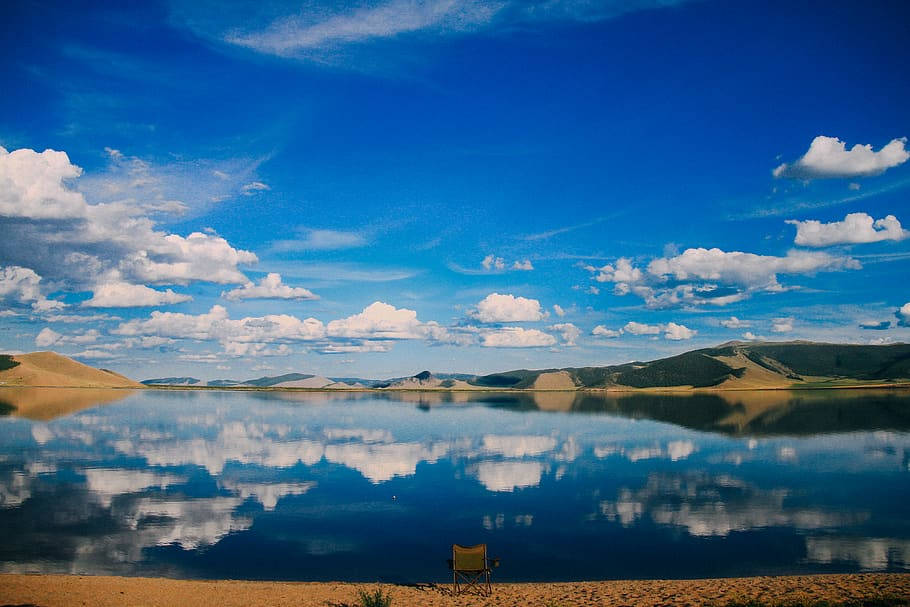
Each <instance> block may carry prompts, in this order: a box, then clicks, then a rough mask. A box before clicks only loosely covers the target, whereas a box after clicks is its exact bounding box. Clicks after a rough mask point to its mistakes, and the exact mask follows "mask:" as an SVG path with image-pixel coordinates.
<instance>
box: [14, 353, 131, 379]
mask: <svg viewBox="0 0 910 607" xmlns="http://www.w3.org/2000/svg"><path fill="white" fill-rule="evenodd" d="M0 385H6V386H34V387H39V386H47V387H60V388H142V387H143V385H142V384H140V383H139V382H136V381H133V380H131V379H130V378H128V377H124V376H123V375H120V374H119V373H115V372H113V371H109V370H107V369H96V368H94V367H89V366H88V365H83V364H82V363H80V362H76V361H75V360H73V359H72V358H68V357H66V356H62V355H60V354H57V353H55V352H32V353H31V354H16V355H14V356H10V355H5V354H4V355H0Z"/></svg>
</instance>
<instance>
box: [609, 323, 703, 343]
mask: <svg viewBox="0 0 910 607" xmlns="http://www.w3.org/2000/svg"><path fill="white" fill-rule="evenodd" d="M661 333H663V336H664V339H669V340H673V341H679V340H682V339H692V338H693V337H695V335H696V334H697V333H698V331H696V330H694V329H690V328H688V327H686V326H685V325H680V324H677V323H675V322H668V323H666V324H658V325H649V324H645V323H640V322H635V321H634V320H630V321H629V322H627V323H626V324H625V325H623V326H622V328H620V329H608V328H607V327H605V326H603V325H597V326H596V327H594V330H593V331H591V335H596V336H598V337H606V338H608V339H613V338H616V337H619V336H621V335H624V334H629V335H660V334H661Z"/></svg>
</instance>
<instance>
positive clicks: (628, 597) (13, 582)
mask: <svg viewBox="0 0 910 607" xmlns="http://www.w3.org/2000/svg"><path fill="white" fill-rule="evenodd" d="M376 587H377V586H376V585H375V584H354V583H342V582H245V581H234V580H219V581H195V580H170V579H162V578H138V577H108V576H75V575H17V574H7V575H0V605H40V606H42V607H57V606H61V607H62V606H70V605H79V606H81V605H90V606H98V607H107V606H110V607H114V606H116V607H123V606H128V605H135V606H139V605H142V606H145V607H164V606H171V605H175V606H176V605H191V606H193V607H203V606H207V605H217V606H224V607H231V606H235V605H236V606H238V607H239V606H244V607H247V606H255V605H268V606H270V607H283V606H288V607H290V606H294V607H317V606H318V607H348V606H350V607H354V606H356V605H359V600H358V595H357V591H358V590H360V589H363V590H367V591H371V590H373V589H375V588H376ZM382 588H383V589H384V590H386V591H388V592H389V593H390V594H391V596H392V605H393V607H401V606H406V605H426V606H428V607H436V606H438V607H448V606H453V607H454V606H465V607H467V606H481V605H491V606H493V605H495V606H498V607H506V606H516V607H518V606H521V607H524V606H529V607H535V606H539V607H545V606H547V605H560V606H562V607H570V606H577V605H604V606H612V605H616V606H619V605H635V606H647V605H655V606H656V605H680V606H682V605H693V606H694V605H705V604H715V605H724V604H726V603H728V602H730V601H748V600H752V599H756V600H760V601H762V602H767V603H775V602H781V601H796V600H801V601H809V602H812V601H820V600H827V601H832V602H844V601H850V600H860V599H868V598H872V597H902V598H903V599H904V600H905V601H906V604H908V605H910V574H901V573H897V574H880V573H875V574H850V575H810V576H782V577H750V578H722V579H702V580H637V581H607V582H568V583H534V584H495V585H494V589H493V595H492V596H491V597H480V596H469V595H460V596H452V594H451V586H448V585H444V584H416V585H413V586H398V585H383V586H382Z"/></svg>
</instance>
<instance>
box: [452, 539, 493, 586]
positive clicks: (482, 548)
mask: <svg viewBox="0 0 910 607" xmlns="http://www.w3.org/2000/svg"><path fill="white" fill-rule="evenodd" d="M494 560H495V564H497V565H498V564H499V559H494ZM448 564H449V569H451V570H452V585H453V587H454V594H460V593H461V592H464V591H466V590H469V589H471V588H477V589H478V590H479V591H480V592H482V593H485V594H488V595H490V594H493V584H492V581H491V579H490V575H491V573H492V570H491V569H490V562H489V559H488V558H487V545H486V544H477V545H476V546H461V545H459V544H452V558H451V559H448Z"/></svg>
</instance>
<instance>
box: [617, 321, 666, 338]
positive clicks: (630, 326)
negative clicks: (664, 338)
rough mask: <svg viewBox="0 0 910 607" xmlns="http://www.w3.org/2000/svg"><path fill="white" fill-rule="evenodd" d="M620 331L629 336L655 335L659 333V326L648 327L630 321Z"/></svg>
mask: <svg viewBox="0 0 910 607" xmlns="http://www.w3.org/2000/svg"><path fill="white" fill-rule="evenodd" d="M621 331H622V332H623V333H629V334H631V335H657V334H659V333H660V325H648V324H644V323H640V322H635V321H634V320H630V321H629V322H627V323H626V324H625V325H624V326H623V328H622V329H621Z"/></svg>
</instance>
